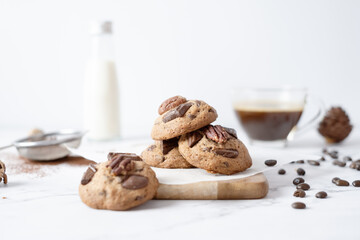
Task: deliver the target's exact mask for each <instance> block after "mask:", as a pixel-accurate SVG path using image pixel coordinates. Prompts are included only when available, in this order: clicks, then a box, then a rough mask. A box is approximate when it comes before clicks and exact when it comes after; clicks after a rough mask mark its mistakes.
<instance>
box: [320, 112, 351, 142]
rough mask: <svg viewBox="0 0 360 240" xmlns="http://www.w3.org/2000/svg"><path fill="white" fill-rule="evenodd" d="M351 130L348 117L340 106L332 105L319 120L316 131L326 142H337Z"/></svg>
mask: <svg viewBox="0 0 360 240" xmlns="http://www.w3.org/2000/svg"><path fill="white" fill-rule="evenodd" d="M351 130H352V125H351V124H350V119H349V117H348V115H347V114H346V112H345V111H344V110H343V109H342V108H341V107H332V108H331V109H330V110H329V111H327V113H326V115H325V117H324V119H323V120H322V121H321V122H320V124H319V128H318V131H319V133H320V134H321V135H322V136H324V137H325V139H326V141H327V142H328V143H339V142H341V141H343V140H344V139H345V138H346V137H347V136H349V134H350V132H351Z"/></svg>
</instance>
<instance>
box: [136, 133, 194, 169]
mask: <svg viewBox="0 0 360 240" xmlns="http://www.w3.org/2000/svg"><path fill="white" fill-rule="evenodd" d="M178 141H179V138H172V139H169V140H162V141H155V144H152V145H150V146H149V147H148V148H147V149H145V150H144V151H143V152H142V153H141V158H142V159H143V160H144V162H146V163H147V164H149V165H150V166H153V167H159V168H191V167H192V165H191V164H190V163H188V162H187V161H186V160H185V159H184V158H183V156H182V155H181V154H180V153H179V149H178Z"/></svg>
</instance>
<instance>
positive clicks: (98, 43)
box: [84, 21, 119, 140]
mask: <svg viewBox="0 0 360 240" xmlns="http://www.w3.org/2000/svg"><path fill="white" fill-rule="evenodd" d="M90 33H91V37H92V39H91V40H92V49H91V55H90V58H89V60H88V62H87V66H86V71H85V83H84V127H85V130H88V131H89V132H88V134H87V137H88V138H89V139H91V140H111V139H114V138H117V137H119V96H118V81H117V76H116V69H115V68H116V67H115V57H114V55H115V52H114V46H113V36H112V23H111V22H109V21H105V22H97V23H93V24H92V26H91V30H90Z"/></svg>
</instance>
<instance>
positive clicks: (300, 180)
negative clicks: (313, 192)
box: [293, 177, 305, 185]
mask: <svg viewBox="0 0 360 240" xmlns="http://www.w3.org/2000/svg"><path fill="white" fill-rule="evenodd" d="M304 182H305V180H304V179H303V178H301V177H297V178H295V179H294V180H293V184H294V185H299V184H300V183H304Z"/></svg>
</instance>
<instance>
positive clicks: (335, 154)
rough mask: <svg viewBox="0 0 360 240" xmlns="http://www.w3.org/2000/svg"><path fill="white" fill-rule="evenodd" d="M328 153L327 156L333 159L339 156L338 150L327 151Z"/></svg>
mask: <svg viewBox="0 0 360 240" xmlns="http://www.w3.org/2000/svg"><path fill="white" fill-rule="evenodd" d="M328 154H329V156H330V157H331V158H333V159H338V158H339V153H338V151H331V152H329V153H328Z"/></svg>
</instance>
